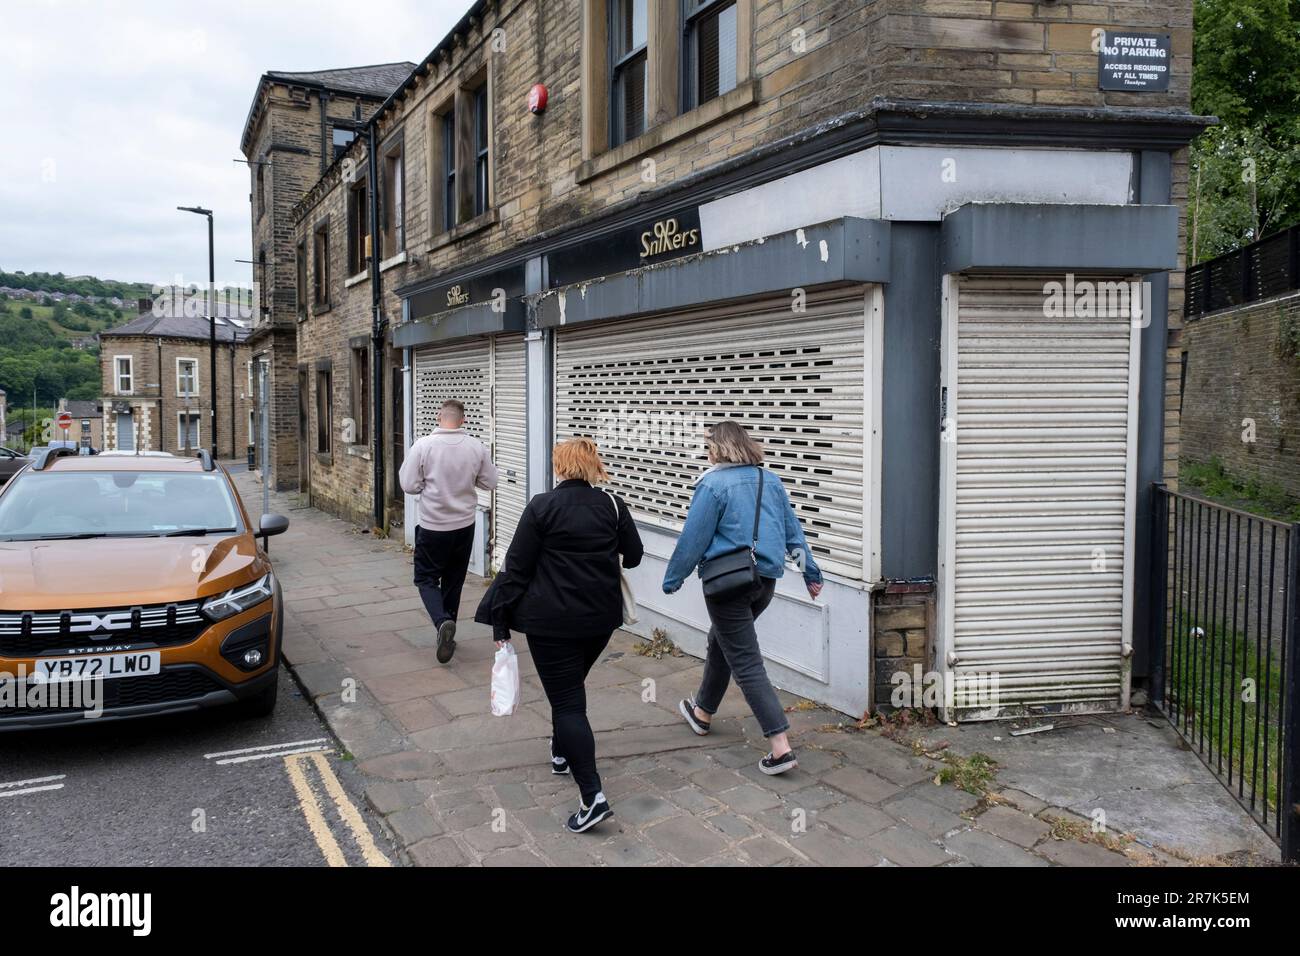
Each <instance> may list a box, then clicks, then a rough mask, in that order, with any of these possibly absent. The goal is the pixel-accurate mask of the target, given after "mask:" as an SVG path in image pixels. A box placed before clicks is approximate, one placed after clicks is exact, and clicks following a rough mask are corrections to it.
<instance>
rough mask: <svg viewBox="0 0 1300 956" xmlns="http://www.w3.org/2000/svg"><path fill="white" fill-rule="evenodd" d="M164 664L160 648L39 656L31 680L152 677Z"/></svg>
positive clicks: (46, 682) (51, 681) (48, 682)
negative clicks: (133, 651) (77, 655)
mask: <svg viewBox="0 0 1300 956" xmlns="http://www.w3.org/2000/svg"><path fill="white" fill-rule="evenodd" d="M161 666H162V654H161V653H160V652H158V651H140V652H138V653H134V654H94V655H91V656H88V657H40V658H37V660H36V673H34V674H32V675H30V676H29V678H28V680H30V681H34V682H36V683H42V684H57V683H61V682H63V681H83V680H95V679H96V678H103V679H104V680H114V679H117V678H122V677H152V676H153V675H155V674H157V673H158V672H159V669H160V668H161Z"/></svg>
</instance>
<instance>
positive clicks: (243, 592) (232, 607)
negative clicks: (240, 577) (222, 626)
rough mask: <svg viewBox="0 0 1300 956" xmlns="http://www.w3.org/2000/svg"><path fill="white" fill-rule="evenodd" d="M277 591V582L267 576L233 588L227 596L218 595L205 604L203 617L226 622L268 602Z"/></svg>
mask: <svg viewBox="0 0 1300 956" xmlns="http://www.w3.org/2000/svg"><path fill="white" fill-rule="evenodd" d="M274 591H275V581H274V579H273V578H272V577H271V575H270V574H269V573H268V574H265V575H263V576H262V577H261V578H259V579H258V580H256V581H254V582H253V583H252V584H244V585H240V586H239V587H237V588H231V589H230V590H229V591H227V592H226V593H225V594H217V595H215V596H213V597H210V598H208V599H207V600H206V601H204V602H203V615H204V617H206V618H208V619H209V620H212V621H224V620H225V619H226V618H228V617H230V616H232V615H234V614H240V613H242V612H243V611H247V610H248V609H249V608H251V607H256V606H257V605H259V604H261V603H262V602H263V601H265V600H267V599H268V598H269V597H270V596H271V595H272V594H273V593H274Z"/></svg>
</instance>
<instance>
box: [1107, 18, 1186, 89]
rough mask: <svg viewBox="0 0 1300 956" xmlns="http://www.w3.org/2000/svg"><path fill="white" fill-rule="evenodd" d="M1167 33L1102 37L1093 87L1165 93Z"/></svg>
mask: <svg viewBox="0 0 1300 956" xmlns="http://www.w3.org/2000/svg"><path fill="white" fill-rule="evenodd" d="M1169 50H1170V43H1169V34H1168V33H1112V32H1111V31H1109V30H1107V31H1106V32H1105V33H1104V34H1103V35H1102V41H1101V49H1100V50H1098V51H1097V85H1098V87H1099V88H1101V89H1103V90H1123V91H1124V92H1127V93H1161V92H1164V91H1165V90H1167V89H1169V59H1170V56H1169Z"/></svg>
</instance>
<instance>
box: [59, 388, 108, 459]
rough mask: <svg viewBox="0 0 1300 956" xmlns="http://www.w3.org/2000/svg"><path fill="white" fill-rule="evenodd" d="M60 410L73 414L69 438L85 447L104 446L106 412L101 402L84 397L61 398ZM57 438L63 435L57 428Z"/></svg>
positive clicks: (100, 447) (99, 447)
mask: <svg viewBox="0 0 1300 956" xmlns="http://www.w3.org/2000/svg"><path fill="white" fill-rule="evenodd" d="M58 410H59V411H60V412H67V413H68V414H70V415H71V416H72V427H71V428H69V429H68V439H69V440H71V441H75V442H76V443H77V444H79V445H81V446H83V447H85V448H98V449H100V450H102V449H103V447H104V412H103V409H102V408H101V407H100V404H99V402H97V401H89V400H83V399H75V398H74V399H67V398H61V399H59V408H58ZM55 437H56V438H62V437H63V435H62V434H61V433H60V432H59V431H57V430H56V433H55Z"/></svg>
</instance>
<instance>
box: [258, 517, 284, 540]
mask: <svg viewBox="0 0 1300 956" xmlns="http://www.w3.org/2000/svg"><path fill="white" fill-rule="evenodd" d="M288 530H289V519H288V518H286V517H285V516H284V515H262V521H261V523H260V524H259V525H258V528H257V536H258V537H259V538H261V539H262V544H263V545H265V544H266V539H267V538H270V537H271V536H272V535H277V534H284V533H285V532H286V531H288Z"/></svg>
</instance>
